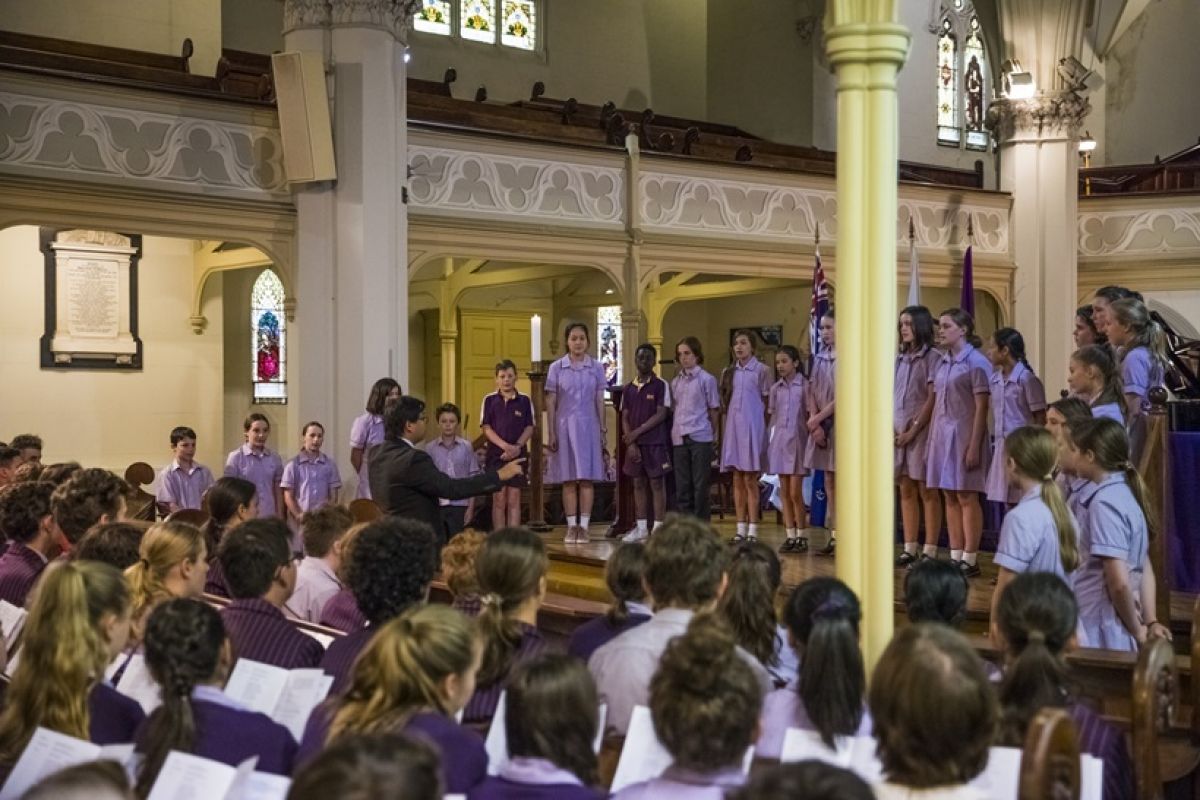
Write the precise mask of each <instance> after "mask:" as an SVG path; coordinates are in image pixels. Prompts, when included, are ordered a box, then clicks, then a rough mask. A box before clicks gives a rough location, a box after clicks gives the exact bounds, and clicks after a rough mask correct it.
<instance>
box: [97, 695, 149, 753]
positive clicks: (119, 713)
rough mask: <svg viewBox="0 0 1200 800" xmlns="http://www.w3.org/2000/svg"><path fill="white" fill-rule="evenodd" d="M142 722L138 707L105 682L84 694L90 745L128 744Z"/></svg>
mask: <svg viewBox="0 0 1200 800" xmlns="http://www.w3.org/2000/svg"><path fill="white" fill-rule="evenodd" d="M145 719H146V712H145V711H143V710H142V706H141V704H139V703H138V701H137V700H134V699H133V698H132V697H126V696H125V695H123V694H121V693H120V692H118V691H117V690H116V689H114V688H113V686H112V685H111V684H110V683H108V682H107V681H101V682H100V683H97V684H96V685H95V686H93V687H92V690H91V691H90V692H88V738H89V739H90V740H91V742H92V744H98V745H106V744H129V743H130V742H132V741H133V740H134V735H135V734H136V733H137V729H138V727H139V726H140V725H141V724H142V722H143V721H144V720H145Z"/></svg>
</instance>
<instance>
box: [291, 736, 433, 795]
mask: <svg viewBox="0 0 1200 800" xmlns="http://www.w3.org/2000/svg"><path fill="white" fill-rule="evenodd" d="M331 797H336V798H338V800H442V780H441V769H440V767H439V765H438V755H437V753H436V752H434V750H433V748H432V747H430V746H429V745H427V744H425V742H423V741H420V740H418V739H414V738H411V737H409V736H402V735H400V734H396V733H372V734H365V735H358V736H346V737H345V738H343V739H341V740H339V741H338V743H337V744H334V745H331V746H330V747H329V748H328V749H326V750H325V751H323V752H322V753H321V754H320V755H319V756H317V757H316V758H315V759H313V760H312V761H311V762H309V763H308V764H307V765H306V766H305V767H304V768H303V769H301V770H299V771H298V772H297V773H296V778H295V780H293V781H292V785H291V787H290V788H289V789H288V794H287V800H329V799H330V798H331Z"/></svg>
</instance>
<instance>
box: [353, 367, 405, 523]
mask: <svg viewBox="0 0 1200 800" xmlns="http://www.w3.org/2000/svg"><path fill="white" fill-rule="evenodd" d="M401 394H402V392H401V391H400V384H398V383H396V382H395V381H394V380H392V379H391V378H380V379H379V380H377V381H375V385H374V386H372V387H371V394H370V395H368V396H367V410H366V413H365V414H359V415H358V416H357V417H355V418H354V424H353V425H351V426H350V465H351V466H353V467H354V472H355V474H356V475H358V487H357V488H356V489H355V490H354V497H355V499H358V500H363V499H365V500H370V499H371V480H370V476H369V470H370V466H369V461H370V460H369V458H368V457H367V453H368V452H369V451H370V450H371V448H372V447H374V446H375V445H377V444H380V443H381V442H383V438H384V437H383V412H384V410H385V409H386V406H387V404H388V402H389V401H395V400H399V399H400V395H401Z"/></svg>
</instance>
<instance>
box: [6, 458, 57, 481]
mask: <svg viewBox="0 0 1200 800" xmlns="http://www.w3.org/2000/svg"><path fill="white" fill-rule="evenodd" d="M45 472H46V468H45V467H43V466H42V465H41V464H34V463H33V462H30V463H28V464H21V465H20V466H15V467H13V476H12V482H13V483H25V482H26V481H40V480H42V475H43V474H44V473H45ZM47 483H49V481H47ZM51 485H52V486H53V485H54V484H51Z"/></svg>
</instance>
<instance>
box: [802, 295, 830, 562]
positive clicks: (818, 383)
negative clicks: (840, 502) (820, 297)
mask: <svg viewBox="0 0 1200 800" xmlns="http://www.w3.org/2000/svg"><path fill="white" fill-rule="evenodd" d="M817 331H818V335H819V336H820V337H821V346H820V348H818V349H817V351H816V355H814V356H813V360H812V369H811V370H810V371H809V375H808V423H807V425H808V442H807V444H806V446H805V450H804V467H805V469H807V470H809V472H815V471H817V470H820V471H822V472H824V473H825V477H824V480H825V527H826V528H828V529H829V541H828V542H827V543H826V544H825V546H824V547H823V548H821V549H820V550H818V551H817V552H818V554H820V555H823V556H831V555H833V554H834V551H835V549H836V547H837V541H836V540H837V530H836V529H835V524H836V523H835V522H834V521H833V520H834V495H833V490H834V481H835V475H834V467H835V457H834V442H833V435H834V424H833V407H834V391H835V389H836V383H837V381H836V374H837V350H836V347H837V339H836V336H835V329H834V321H833V311H826V312H825V315H824V316H822V317H821V321H820V322H819V323H818V326H817Z"/></svg>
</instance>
